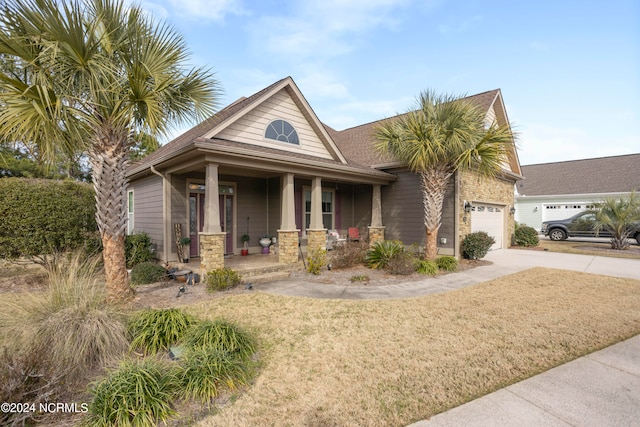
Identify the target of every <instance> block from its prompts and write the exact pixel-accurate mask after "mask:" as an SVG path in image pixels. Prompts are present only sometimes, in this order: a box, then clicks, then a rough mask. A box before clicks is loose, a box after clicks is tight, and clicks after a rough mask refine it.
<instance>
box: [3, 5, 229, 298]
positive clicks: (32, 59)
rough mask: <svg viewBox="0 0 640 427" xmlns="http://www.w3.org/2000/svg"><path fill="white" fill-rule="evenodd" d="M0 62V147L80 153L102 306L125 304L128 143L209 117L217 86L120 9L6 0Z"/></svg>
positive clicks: (147, 20) (133, 11)
mask: <svg viewBox="0 0 640 427" xmlns="http://www.w3.org/2000/svg"><path fill="white" fill-rule="evenodd" d="M0 10H1V12H0V55H2V58H3V60H5V61H9V62H11V64H12V65H15V67H14V66H4V67H0V69H2V70H6V69H15V68H16V67H17V68H18V69H22V70H25V71H26V72H24V73H15V72H14V73H5V72H2V71H0V123H2V126H0V139H2V138H5V139H7V140H11V141H30V142H32V143H35V144H37V145H38V147H39V149H40V151H41V152H42V153H44V154H47V153H49V154H51V156H50V157H54V154H55V153H56V152H60V151H63V152H73V151H74V150H77V149H79V148H80V149H83V150H86V151H87V153H88V156H89V160H90V164H91V168H92V179H93V183H94V187H95V192H96V205H97V214H96V217H97V222H98V227H99V230H100V233H101V236H102V243H103V247H104V251H103V257H104V266H105V275H106V287H107V290H108V292H109V295H110V298H111V299H124V298H127V297H128V296H129V295H131V293H132V290H131V287H130V286H129V283H128V278H127V271H126V267H125V257H124V235H125V230H126V226H127V214H126V204H125V202H126V200H125V195H124V193H125V191H124V190H125V187H126V183H127V182H126V177H125V171H126V167H127V164H128V161H129V150H130V147H131V146H132V145H133V144H134V142H135V141H134V136H135V135H137V134H139V133H141V132H146V133H149V134H151V135H161V134H163V133H166V132H167V131H168V130H169V129H170V126H172V125H176V124H179V123H180V122H183V121H190V120H192V119H200V118H202V117H205V116H208V115H210V114H211V113H212V112H213V109H214V107H215V103H216V101H217V98H218V93H219V92H218V83H217V81H216V80H215V79H214V78H213V74H212V72H211V71H209V70H208V69H203V68H187V67H186V65H187V64H186V60H187V59H188V53H187V49H186V46H185V43H184V40H183V38H182V37H181V36H180V35H179V34H178V33H177V32H176V31H175V30H174V29H173V28H171V27H170V26H168V25H167V24H163V23H156V22H155V21H154V20H153V18H152V17H150V16H149V15H148V14H147V13H146V12H144V11H143V10H142V9H141V8H140V7H137V6H133V7H131V6H129V5H125V3H124V2H123V0H86V1H82V0H7V1H5V3H4V6H2V8H1V9H0Z"/></svg>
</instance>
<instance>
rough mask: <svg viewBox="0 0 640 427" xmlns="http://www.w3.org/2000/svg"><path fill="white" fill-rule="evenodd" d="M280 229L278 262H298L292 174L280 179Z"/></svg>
mask: <svg viewBox="0 0 640 427" xmlns="http://www.w3.org/2000/svg"><path fill="white" fill-rule="evenodd" d="M280 212H281V214H280V229H279V230H278V248H279V249H280V250H279V253H278V262H281V263H284V264H291V263H296V262H298V231H299V230H298V229H297V228H296V204H295V193H294V182H293V174H292V173H287V174H285V175H283V176H281V177H280Z"/></svg>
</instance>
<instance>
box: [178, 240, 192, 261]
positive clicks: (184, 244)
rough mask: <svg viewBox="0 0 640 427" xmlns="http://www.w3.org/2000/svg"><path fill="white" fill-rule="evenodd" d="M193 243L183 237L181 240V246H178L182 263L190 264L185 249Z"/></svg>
mask: <svg viewBox="0 0 640 427" xmlns="http://www.w3.org/2000/svg"><path fill="white" fill-rule="evenodd" d="M190 243H191V239H190V238H188V237H183V238H182V239H180V244H179V245H178V257H180V258H182V262H184V263H185V264H186V263H188V262H189V257H188V256H187V253H186V251H185V247H187V246H189V244H190Z"/></svg>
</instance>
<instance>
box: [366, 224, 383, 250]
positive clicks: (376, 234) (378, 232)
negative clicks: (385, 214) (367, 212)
mask: <svg viewBox="0 0 640 427" xmlns="http://www.w3.org/2000/svg"><path fill="white" fill-rule="evenodd" d="M383 240H384V227H369V247H372V246H373V245H375V244H376V242H381V241H383Z"/></svg>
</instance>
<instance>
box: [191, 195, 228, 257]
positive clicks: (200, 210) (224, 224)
mask: <svg viewBox="0 0 640 427" xmlns="http://www.w3.org/2000/svg"><path fill="white" fill-rule="evenodd" d="M201 187H203V186H201ZM218 190H219V194H220V195H219V203H220V205H219V208H220V228H221V229H222V232H223V233H226V237H225V241H224V243H225V244H224V253H225V254H230V253H233V238H234V224H233V220H234V216H233V202H234V200H233V197H234V187H233V186H231V185H220V187H219V189H218ZM204 196H205V193H203V192H191V193H189V238H190V239H191V243H190V246H189V250H190V252H189V253H190V256H191V257H197V256H200V245H199V241H198V233H201V232H202V230H203V229H204Z"/></svg>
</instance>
